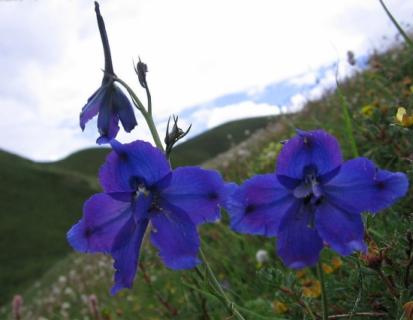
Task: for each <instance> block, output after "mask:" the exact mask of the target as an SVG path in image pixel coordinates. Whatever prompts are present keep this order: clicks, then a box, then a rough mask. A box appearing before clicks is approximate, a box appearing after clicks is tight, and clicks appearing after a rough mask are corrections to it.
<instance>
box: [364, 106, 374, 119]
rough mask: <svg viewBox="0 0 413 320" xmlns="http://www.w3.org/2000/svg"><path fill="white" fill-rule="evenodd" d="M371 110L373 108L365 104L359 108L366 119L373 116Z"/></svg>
mask: <svg viewBox="0 0 413 320" xmlns="http://www.w3.org/2000/svg"><path fill="white" fill-rule="evenodd" d="M373 110H374V107H373V106H372V105H371V104H367V105H365V106H363V107H362V108H361V113H362V115H363V116H365V117H366V118H369V117H371V115H372V114H373Z"/></svg>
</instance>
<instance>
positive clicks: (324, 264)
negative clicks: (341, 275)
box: [321, 263, 334, 274]
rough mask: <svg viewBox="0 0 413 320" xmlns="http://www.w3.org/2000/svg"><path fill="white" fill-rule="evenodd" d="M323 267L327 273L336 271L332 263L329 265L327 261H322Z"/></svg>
mask: <svg viewBox="0 0 413 320" xmlns="http://www.w3.org/2000/svg"><path fill="white" fill-rule="evenodd" d="M321 268H323V271H324V272H325V273H327V274H329V273H333V272H334V269H333V268H332V267H331V266H330V265H328V264H327V263H322V264H321Z"/></svg>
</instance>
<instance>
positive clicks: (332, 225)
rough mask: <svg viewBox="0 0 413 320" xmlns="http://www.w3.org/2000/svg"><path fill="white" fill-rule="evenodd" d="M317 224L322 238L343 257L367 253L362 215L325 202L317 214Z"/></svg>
mask: <svg viewBox="0 0 413 320" xmlns="http://www.w3.org/2000/svg"><path fill="white" fill-rule="evenodd" d="M315 224H316V228H317V231H318V233H319V235H320V236H321V238H322V239H323V240H324V241H326V242H327V243H328V244H329V245H330V246H331V248H333V249H334V250H335V251H337V252H338V253H339V254H341V255H343V256H347V255H349V254H351V253H352V252H353V251H355V250H358V251H365V250H366V245H365V243H364V241H363V238H364V226H363V221H362V220H361V215H360V214H358V213H350V212H347V211H345V210H342V209H340V208H337V207H335V206H333V205H332V204H330V203H328V202H327V201H324V202H323V203H322V204H321V205H320V206H319V207H318V208H317V211H316V213H315Z"/></svg>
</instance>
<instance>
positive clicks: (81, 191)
mask: <svg viewBox="0 0 413 320" xmlns="http://www.w3.org/2000/svg"><path fill="white" fill-rule="evenodd" d="M0 168H1V170H0V181H1V183H0V234H1V237H0V284H1V285H0V305H2V304H3V303H4V302H5V301H6V299H7V298H9V297H10V295H11V294H13V293H16V292H20V290H22V289H23V288H24V287H26V286H27V285H28V284H30V283H32V282H33V279H35V278H37V277H39V276H40V275H42V273H43V272H44V271H46V270H47V269H48V268H50V267H51V266H52V265H53V264H54V263H55V262H56V261H58V260H59V259H61V258H62V257H63V256H65V255H66V253H67V252H69V251H70V248H69V246H68V245H67V243H66V239H65V232H66V231H67V230H68V228H69V227H70V226H71V225H72V224H73V222H74V221H76V220H77V219H78V218H79V217H80V214H81V208H82V204H83V201H84V200H85V199H86V198H87V197H89V196H90V195H91V194H92V193H94V192H95V187H93V184H92V183H91V182H90V181H89V180H87V179H84V178H82V177H80V176H77V175H73V174H71V175H69V174H63V173H58V172H53V171H50V170H42V169H39V166H38V165H36V164H34V163H32V162H30V161H28V160H24V159H22V158H19V157H17V156H14V155H11V154H9V153H6V152H0Z"/></svg>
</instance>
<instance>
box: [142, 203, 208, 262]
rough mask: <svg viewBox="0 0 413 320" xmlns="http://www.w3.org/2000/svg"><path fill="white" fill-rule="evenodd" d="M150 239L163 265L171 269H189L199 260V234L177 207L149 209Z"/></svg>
mask: <svg viewBox="0 0 413 320" xmlns="http://www.w3.org/2000/svg"><path fill="white" fill-rule="evenodd" d="M150 216H151V223H152V232H151V241H152V243H153V245H154V246H155V247H156V248H157V249H158V250H159V255H160V256H161V258H162V261H163V262H164V263H165V265H166V266H167V267H169V268H171V269H175V270H180V269H191V268H194V267H195V266H197V265H198V264H199V263H200V262H201V261H200V260H199V259H198V258H197V255H198V251H199V236H198V233H197V231H196V226H195V224H194V223H193V222H192V221H191V219H190V218H189V217H188V215H187V214H186V213H185V212H184V211H182V210H180V209H178V208H172V207H170V208H163V210H162V211H151V212H150Z"/></svg>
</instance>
